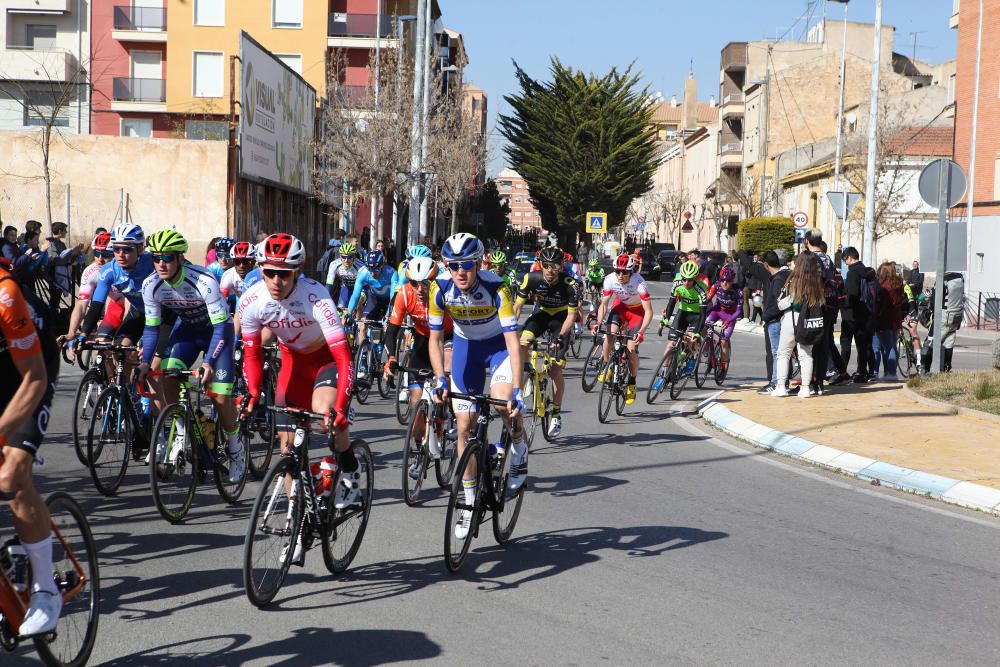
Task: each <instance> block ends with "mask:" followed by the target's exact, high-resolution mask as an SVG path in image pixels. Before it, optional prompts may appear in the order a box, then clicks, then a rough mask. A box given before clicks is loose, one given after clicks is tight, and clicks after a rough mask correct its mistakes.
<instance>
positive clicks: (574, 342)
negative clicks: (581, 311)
mask: <svg viewBox="0 0 1000 667" xmlns="http://www.w3.org/2000/svg"><path fill="white" fill-rule="evenodd" d="M582 350H583V332H582V331H581V330H580V325H579V324H575V325H573V333H572V334H571V336H570V339H569V351H570V353H571V354H572V355H573V358H574V359H579V358H580V352H581V351H582Z"/></svg>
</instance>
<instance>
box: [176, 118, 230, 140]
mask: <svg viewBox="0 0 1000 667" xmlns="http://www.w3.org/2000/svg"><path fill="white" fill-rule="evenodd" d="M184 136H185V137H186V138H187V139H196V140H198V141H225V140H226V139H229V124H228V123H226V121H224V120H189V121H186V122H185V123H184Z"/></svg>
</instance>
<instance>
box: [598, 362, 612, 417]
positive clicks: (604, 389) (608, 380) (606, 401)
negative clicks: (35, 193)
mask: <svg viewBox="0 0 1000 667" xmlns="http://www.w3.org/2000/svg"><path fill="white" fill-rule="evenodd" d="M612 364H613V361H612V363H609V364H608V368H607V370H606V371H605V373H606V375H605V377H604V382H602V383H601V393H599V394H598V395H597V421H599V422H601V423H602V424H607V423H608V413H610V412H611V404H612V403H613V402H614V400H615V398H614V386H613V385H614V377H609V376H612V375H613V373H614V366H613V365H612Z"/></svg>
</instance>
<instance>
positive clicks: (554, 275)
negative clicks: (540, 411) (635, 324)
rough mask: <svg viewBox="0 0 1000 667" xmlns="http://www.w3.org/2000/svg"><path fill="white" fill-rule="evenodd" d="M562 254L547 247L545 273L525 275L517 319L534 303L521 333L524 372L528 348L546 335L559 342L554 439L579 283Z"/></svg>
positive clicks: (554, 373) (555, 368) (553, 372)
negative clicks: (567, 269)
mask: <svg viewBox="0 0 1000 667" xmlns="http://www.w3.org/2000/svg"><path fill="white" fill-rule="evenodd" d="M562 255H563V252H562V250H560V249H559V248H555V247H551V246H550V247H547V248H545V249H544V250H542V255H541V260H542V270H541V271H532V272H531V273H526V274H525V275H524V279H523V280H521V284H520V286H518V288H517V301H516V302H515V303H514V316H515V317H516V318H520V317H521V309H522V308H524V304H526V303H527V302H528V301H529V300H531V301H532V302H533V303H534V304H535V306H536V310H535V312H534V313H532V315H531V316H530V317H529V318H528V320H527V321H526V322H525V323H524V327H523V328H522V329H521V355H522V358H523V359H525V362H524V363H525V370H526V371H527V370H529V369H530V368H531V366H530V365H529V362H528V361H527V359H528V346H529V345H531V342H532V341H533V340H535V339H536V338H538V337H539V336H542V335H543V334H544V333H545V332H546V331H547V332H549V333H550V334H551V335H553V336H555V337H557V338H558V340H559V351H558V352H557V353H556V358H555V363H554V364H553V365H552V370H551V375H552V393H553V399H554V400H553V402H554V403H555V405H554V406H553V408H552V420H551V421H550V422H549V433H548V434H549V436H550V437H553V438H554V437H555V436H557V435H559V433H560V432H561V431H562V416H561V415H560V407H561V406H562V399H563V393H564V388H565V385H564V382H563V366H565V365H566V351H567V350H568V349H569V342H570V333H571V332H572V331H573V323H574V322H575V321H576V313H577V308H578V307H579V301H578V299H577V291H576V281H575V280H574V279H573V278H572V277H570V276H567V275H566V274H565V273H564V272H563V263H562V259H563V256H562Z"/></svg>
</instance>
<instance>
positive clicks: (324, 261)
mask: <svg viewBox="0 0 1000 667" xmlns="http://www.w3.org/2000/svg"><path fill="white" fill-rule="evenodd" d="M340 246H341V242H340V240H339V239H338V238H336V237H334V238H332V239H330V240H329V241H328V242H327V244H326V252H324V253H323V256H322V257H320V258H319V261H318V262H316V273H317V274H318V275H319V276H321V277H322V280H321V282H326V273H327V270H328V269H329V268H330V263H331V262H332V261H333V260H334V259H335V258H336V257H338V256H339V254H340Z"/></svg>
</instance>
